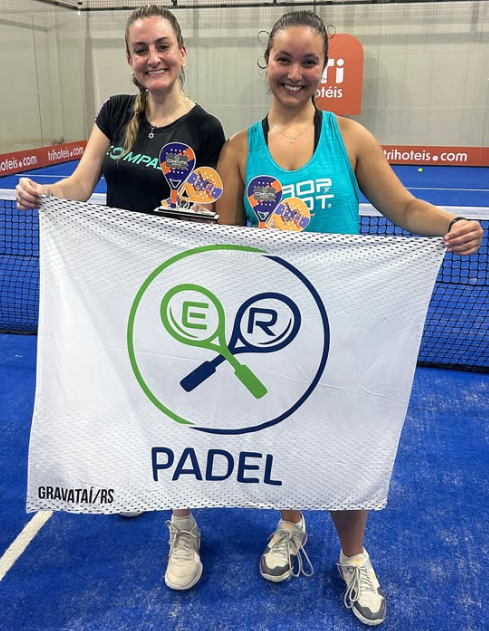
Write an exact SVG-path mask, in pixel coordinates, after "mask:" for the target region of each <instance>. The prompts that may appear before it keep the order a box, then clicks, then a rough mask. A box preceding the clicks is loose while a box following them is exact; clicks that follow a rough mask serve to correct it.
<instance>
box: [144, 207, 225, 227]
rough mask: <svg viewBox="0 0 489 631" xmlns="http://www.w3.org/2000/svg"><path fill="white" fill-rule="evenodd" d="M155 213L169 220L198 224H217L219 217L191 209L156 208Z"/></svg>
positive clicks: (212, 212) (205, 211) (212, 213)
mask: <svg viewBox="0 0 489 631" xmlns="http://www.w3.org/2000/svg"><path fill="white" fill-rule="evenodd" d="M154 212H155V213H157V214H158V215H163V216H164V217H169V218H170V219H186V220H187V221H196V222H198V223H217V221H218V219H219V215H218V214H217V213H215V212H214V211H213V210H192V209H191V208H180V207H178V206H177V207H176V208H170V207H168V206H158V208H155V210H154Z"/></svg>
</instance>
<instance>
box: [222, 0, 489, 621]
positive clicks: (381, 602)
mask: <svg viewBox="0 0 489 631" xmlns="http://www.w3.org/2000/svg"><path fill="white" fill-rule="evenodd" d="M264 56H265V62H266V73H267V81H268V86H269V88H270V91H271V93H272V105H271V108H270V111H269V113H268V115H267V116H266V117H265V119H264V120H263V121H260V122H258V123H255V124H254V125H252V126H251V127H250V128H249V129H248V130H243V131H241V132H239V133H238V134H236V135H235V136H233V137H232V138H230V139H229V140H228V142H227V143H226V144H225V145H224V148H223V150H222V152H221V156H220V159H219V164H218V171H219V172H220V174H221V177H222V179H223V183H224V193H223V195H222V197H221V199H220V200H219V201H218V202H217V212H218V213H219V215H220V217H221V223H224V224H233V225H243V226H244V225H246V224H248V225H251V226H256V225H258V223H261V224H262V226H263V227H269V226H270V225H271V224H272V227H280V226H281V225H283V223H284V222H283V221H282V219H283V217H279V218H275V217H274V216H273V215H270V216H265V215H266V213H265V214H262V215H260V213H255V210H254V208H255V209H256V207H257V203H258V202H257V200H259V199H265V198H266V196H267V195H269V194H270V192H271V191H272V192H273V190H272V189H273V185H274V184H273V183H274V182H275V181H276V180H279V181H280V183H281V184H282V188H283V199H285V200H287V199H290V198H295V199H299V200H301V204H300V205H299V206H298V208H300V209H301V210H300V211H297V212H298V213H299V216H298V218H296V219H297V220H296V221H295V224H294V228H296V229H297V228H299V229H305V230H310V231H315V232H336V233H356V232H358V223H359V216H358V202H359V190H361V191H362V192H363V194H364V195H365V196H366V197H367V198H368V199H369V201H370V202H371V203H372V204H373V205H374V206H375V207H376V208H377V209H378V210H379V211H380V212H381V213H382V214H384V215H385V216H386V217H388V218H389V219H390V220H391V221H393V222H394V223H395V224H397V225H398V226H401V227H402V228H404V229H406V230H408V231H410V232H413V233H417V234H421V235H425V236H443V237H444V241H445V245H446V247H447V249H448V251H450V252H454V253H456V254H460V255H468V254H472V253H473V252H475V251H476V250H477V249H478V248H479V246H480V243H481V240H482V229H481V227H480V225H479V223H478V222H477V221H468V220H466V219H463V218H460V217H455V216H454V215H452V214H450V213H448V212H445V211H444V210H442V209H440V208H437V207H435V206H432V205H431V204H429V203H427V202H424V201H422V200H419V199H417V198H415V197H414V196H413V195H412V194H411V193H410V192H409V191H407V190H406V189H405V188H404V186H403V185H402V184H401V182H400V181H399V180H398V178H397V177H396V175H395V173H394V172H393V171H392V169H391V168H390V166H389V164H388V162H387V160H386V158H385V156H384V153H383V151H382V148H381V147H380V145H379V143H378V142H377V140H376V139H375V138H374V137H373V136H372V134H370V133H369V132H368V131H367V130H366V129H365V128H364V127H362V125H360V124H359V123H357V122H354V121H352V120H349V119H346V118H343V117H340V116H335V115H334V114H332V113H330V112H323V113H322V116H321V114H320V113H319V112H318V110H317V109H316V107H315V105H314V95H315V94H316V90H317V89H318V85H319V82H320V80H321V76H322V73H323V70H324V68H325V67H326V64H327V61H328V36H327V32H326V29H325V26H324V24H323V22H322V21H321V19H320V18H319V17H318V16H317V15H315V14H314V13H312V12H309V11H298V12H291V13H287V14H285V15H283V16H282V17H281V18H280V19H279V20H278V21H277V22H276V24H275V25H274V27H273V28H272V31H271V33H270V35H269V39H268V44H267V49H266V51H265V55H264ZM260 176H269V179H268V180H267V179H264V177H261V179H260ZM254 178H258V180H254ZM255 181H256V182H258V183H257V186H256V187H255V188H254V189H252V191H253V194H250V191H249V190H248V187H249V185H250V183H253V182H255ZM272 197H273V195H272ZM270 199H272V198H271V197H270ZM302 202H303V203H302ZM270 203H272V202H270ZM291 204H292V202H291ZM301 213H302V215H301ZM289 215H290V216H291V217H292V216H293V215H294V213H293V212H290V213H289ZM281 222H282V223H281ZM252 240H253V234H252V232H251V231H250V241H252ZM354 448H355V445H354V443H353V444H352V454H353V453H354ZM351 466H354V461H353V459H352V464H351ZM331 516H332V519H333V522H334V525H335V527H336V530H337V532H338V536H339V539H340V543H341V551H340V555H339V561H338V564H337V565H338V568H339V570H340V574H341V576H342V578H343V579H344V581H345V583H346V586H347V588H346V594H345V598H344V603H345V605H346V607H347V608H349V609H351V610H352V611H353V613H354V614H355V616H356V617H357V618H358V619H359V620H360V621H361V622H363V623H364V624H367V625H369V626H374V625H378V624H380V623H381V622H383V620H384V618H385V597H384V594H383V592H382V590H381V588H380V585H379V582H378V580H377V578H376V576H375V572H374V570H373V568H372V564H371V561H370V557H369V555H368V554H367V552H366V550H365V548H364V546H363V541H364V534H365V527H366V522H367V511H365V510H349V511H334V512H331ZM306 539H307V534H306V525H305V521H304V517H303V515H302V514H301V512H300V511H299V510H284V511H282V515H281V519H280V521H279V522H278V526H277V528H276V531H275V533H274V534H273V536H272V537H271V538H270V541H269V543H268V545H267V546H266V548H265V550H264V552H263V555H262V557H261V559H260V573H261V575H262V576H263V577H264V578H265V579H267V580H269V581H272V582H280V581H283V580H285V579H287V578H289V577H290V576H300V574H301V573H303V574H306V575H310V574H312V573H313V570H312V566H311V564H310V562H309V558H308V556H307V553H306V552H305V549H304V545H305V543H306ZM304 561H305V563H304Z"/></svg>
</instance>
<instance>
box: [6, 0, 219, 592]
mask: <svg viewBox="0 0 489 631" xmlns="http://www.w3.org/2000/svg"><path fill="white" fill-rule="evenodd" d="M125 39H126V52H127V61H128V63H129V65H130V66H131V68H132V73H133V81H134V83H135V85H136V86H137V87H138V89H139V93H138V94H137V95H118V96H113V97H111V98H109V99H107V101H106V102H105V103H104V104H103V105H102V107H101V109H100V111H99V113H98V114H97V117H96V120H95V125H94V127H93V130H92V133H91V135H90V139H89V141H88V144H87V147H86V150H85V153H84V155H83V157H82V159H81V161H80V164H79V165H78V167H77V168H76V170H75V172H74V173H73V175H71V176H70V177H68V178H66V179H64V180H60V181H59V182H56V183H55V184H52V185H49V186H41V185H40V184H37V183H36V182H33V181H32V180H31V179H29V178H21V179H20V181H19V184H18V185H17V188H16V190H17V205H18V208H19V209H21V210H27V209H29V208H35V207H39V206H40V202H41V200H40V196H41V195H55V196H56V197H61V198H65V199H73V200H79V201H86V200H87V199H88V198H89V197H90V196H91V195H92V193H93V191H94V189H95V185H96V184H97V182H98V181H99V179H100V176H101V175H102V174H103V175H104V176H105V179H106V180H107V203H108V205H109V206H113V207H118V208H125V209H128V210H135V211H142V212H152V211H153V210H154V209H155V208H157V207H158V206H160V204H161V200H164V199H166V198H168V197H169V195H170V190H169V186H168V184H167V183H166V180H165V178H164V177H163V173H162V171H161V168H160V165H159V152H160V150H161V148H162V147H163V146H164V145H165V144H167V143H168V142H172V141H173V142H182V143H185V144H187V145H189V146H190V147H191V148H192V149H193V150H194V152H195V155H196V165H197V166H209V167H215V166H216V164H217V159H218V157H219V152H220V150H221V147H222V145H223V144H224V140H225V138H224V132H223V129H222V125H221V123H220V122H219V121H218V120H217V119H216V118H215V117H214V116H211V115H210V114H208V113H207V112H205V111H204V110H203V109H202V108H201V107H200V105H196V104H195V103H194V102H192V101H191V99H190V98H189V97H188V96H186V95H185V94H184V92H183V90H182V85H183V79H184V70H183V69H184V66H185V59H186V56H187V50H186V48H185V44H184V42H183V38H182V34H181V31H180V25H179V24H178V22H177V20H176V18H175V16H174V15H173V14H172V13H171V12H170V11H168V10H166V9H164V8H161V7H157V6H155V5H153V6H147V7H143V8H141V9H137V10H136V11H134V12H133V13H132V14H131V16H130V17H129V20H128V22H127V26H126V34H125ZM137 514H139V513H124V515H126V516H134V515H137ZM167 525H168V528H169V530H170V554H169V559H168V567H167V570H166V574H165V582H166V584H167V585H168V586H169V587H171V588H172V589H178V590H183V589H189V588H190V587H192V586H193V585H195V584H196V583H197V581H198V580H199V579H200V576H201V574H202V563H201V561H200V555H199V546H200V533H199V529H198V527H197V524H196V522H195V520H194V518H193V516H192V514H191V513H190V511H189V510H187V509H184V510H175V511H173V516H172V519H171V521H168V522H167Z"/></svg>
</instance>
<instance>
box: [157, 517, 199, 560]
mask: <svg viewBox="0 0 489 631" xmlns="http://www.w3.org/2000/svg"><path fill="white" fill-rule="evenodd" d="M165 524H166V525H167V526H168V530H169V531H170V556H171V557H172V559H175V560H178V561H188V560H189V559H191V558H192V555H193V553H194V551H195V550H196V548H197V547H198V539H199V535H198V531H197V528H196V526H195V525H194V526H193V527H192V529H191V530H184V529H183V528H182V529H180V528H177V527H176V526H175V524H173V523H172V522H171V521H170V520H168V521H166V522H165ZM196 531H197V532H196Z"/></svg>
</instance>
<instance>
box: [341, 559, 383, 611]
mask: <svg viewBox="0 0 489 631" xmlns="http://www.w3.org/2000/svg"><path fill="white" fill-rule="evenodd" d="M337 566H338V569H339V570H340V574H342V573H341V568H343V569H345V570H346V572H347V573H348V574H350V579H349V580H348V581H347V586H348V587H347V589H346V592H345V596H344V598H343V602H344V603H345V607H346V608H347V609H352V608H353V606H354V605H355V603H356V602H358V601H359V600H360V598H361V597H362V595H363V596H367V598H368V596H378V592H377V588H376V586H375V584H374V582H373V579H372V576H371V573H370V572H369V569H368V567H367V564H366V563H364V564H363V565H348V564H347V563H337ZM342 575H343V574H342Z"/></svg>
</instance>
